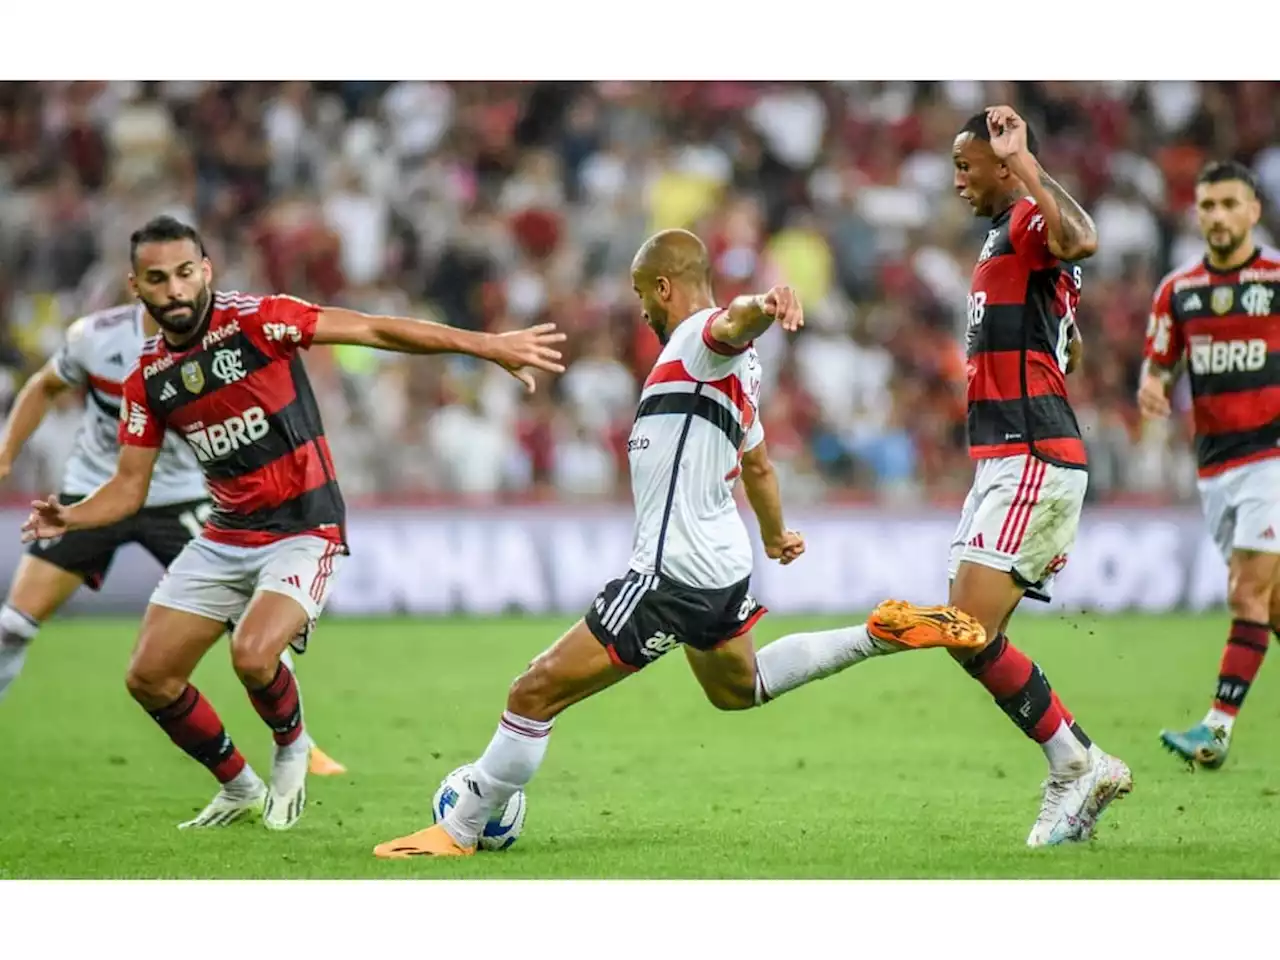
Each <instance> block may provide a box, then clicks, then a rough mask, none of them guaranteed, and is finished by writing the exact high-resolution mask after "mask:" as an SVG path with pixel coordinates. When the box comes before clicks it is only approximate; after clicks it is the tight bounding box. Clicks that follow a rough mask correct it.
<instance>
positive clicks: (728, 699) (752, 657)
mask: <svg viewBox="0 0 1280 960" xmlns="http://www.w3.org/2000/svg"><path fill="white" fill-rule="evenodd" d="M684 653H685V657H686V659H688V661H689V668H690V669H691V670H692V671H693V676H694V679H696V680H697V681H698V685H699V686H700V687H702V692H703V693H705V694H706V695H707V700H708V701H709V702H710V703H711V705H712V706H713V707H716V708H717V709H719V710H747V709H749V708H751V707H754V706H755V703H756V645H755V640H754V639H753V638H752V635H751V631H750V630H748V631H747V632H746V633H743V634H739V635H738V636H736V637H731V638H729V639H728V640H725V641H724V642H723V643H720V644H717V645H716V646H714V647H711V648H710V649H707V650H698V649H697V648H695V647H690V646H687V645H686V646H685V648H684Z"/></svg>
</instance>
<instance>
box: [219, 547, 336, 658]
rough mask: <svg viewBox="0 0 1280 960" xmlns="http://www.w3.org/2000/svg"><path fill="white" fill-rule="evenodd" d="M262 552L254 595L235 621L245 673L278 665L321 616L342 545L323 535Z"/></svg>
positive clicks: (235, 646) (256, 560) (254, 559)
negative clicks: (240, 616) (296, 641)
mask: <svg viewBox="0 0 1280 960" xmlns="http://www.w3.org/2000/svg"><path fill="white" fill-rule="evenodd" d="M259 550H260V551H261V552H260V553H258V554H256V555H253V554H250V555H248V556H249V557H250V559H248V560H247V562H248V563H250V564H256V565H257V569H256V575H255V578H254V592H253V599H252V600H251V601H250V602H249V605H248V606H247V608H246V609H245V611H244V615H243V617H242V618H240V619H239V620H238V622H237V623H236V630H235V634H234V635H233V637H232V638H231V646H232V650H231V655H232V659H233V662H234V663H235V665H236V670H237V671H238V672H240V673H241V675H242V676H244V675H248V674H252V673H259V672H262V671H265V670H267V669H271V670H274V665H275V663H276V662H277V661H278V660H279V659H280V654H281V653H283V652H284V648H285V647H286V646H288V645H289V643H290V642H291V641H292V640H294V638H295V637H300V636H302V637H305V636H307V635H308V634H309V633H310V631H311V628H312V627H313V626H314V625H315V622H316V620H318V619H319V617H320V614H321V612H322V611H323V610H324V607H325V604H326V603H327V602H328V600H329V593H330V591H331V589H332V587H333V583H334V580H335V578H336V577H337V574H338V572H339V570H340V569H341V566H342V563H343V562H344V561H345V559H346V554H345V551H344V550H343V548H342V547H341V546H340V545H338V544H336V543H332V542H330V541H328V540H325V539H323V538H321V537H313V536H301V537H290V538H288V539H287V540H281V541H280V542H279V543H275V544H272V545H271V546H269V547H262V548H259Z"/></svg>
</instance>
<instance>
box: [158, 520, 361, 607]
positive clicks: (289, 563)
mask: <svg viewBox="0 0 1280 960" xmlns="http://www.w3.org/2000/svg"><path fill="white" fill-rule="evenodd" d="M344 559H345V554H344V553H343V552H342V548H341V547H339V546H338V545H337V544H334V543H330V542H329V541H328V540H325V539H322V538H321V537H313V536H299V537H289V538H287V539H285V540H278V541H277V542H275V543H272V544H269V545H267V546H265V547H232V546H228V545H227V544H225V543H215V542H214V541H212V540H209V539H208V538H206V537H204V536H199V537H196V538H195V539H194V540H192V541H191V542H190V543H188V544H187V546H186V547H185V548H184V549H183V551H182V552H181V553H180V554H178V558H177V559H176V560H174V561H173V563H172V564H170V566H169V569H168V570H167V571H166V572H165V575H164V577H163V578H162V579H161V581H160V583H159V584H157V586H156V589H155V591H154V592H153V593H152V594H151V602H152V603H154V604H156V605H158V606H161V607H172V608H173V609H174V610H182V611H185V612H186V613H194V614H196V615H197V616H201V617H208V618H209V619H210V620H218V621H220V622H222V623H226V624H234V623H238V622H239V621H240V617H241V615H242V614H243V613H244V610H245V607H247V606H248V605H249V601H250V600H251V599H252V598H253V595H254V594H255V593H256V592H257V591H259V590H270V591H271V592H272V593H283V594H284V595H285V596H286V597H292V598H293V599H294V600H296V601H297V602H298V605H299V606H300V607H302V609H303V610H305V611H306V612H307V620H308V622H309V623H310V624H314V623H315V621H316V620H317V619H318V618H319V616H320V611H321V610H323V609H324V605H325V601H327V600H328V599H329V589H330V588H331V587H332V585H333V577H334V574H336V573H337V571H338V568H339V566H340V565H341V563H342V561H343V560H344Z"/></svg>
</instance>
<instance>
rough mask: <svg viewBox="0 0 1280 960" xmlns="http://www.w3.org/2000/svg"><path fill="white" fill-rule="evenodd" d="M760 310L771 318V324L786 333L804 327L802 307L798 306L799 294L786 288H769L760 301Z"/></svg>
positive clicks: (783, 286)
mask: <svg viewBox="0 0 1280 960" xmlns="http://www.w3.org/2000/svg"><path fill="white" fill-rule="evenodd" d="M760 308H761V309H762V310H763V311H764V312H765V313H766V314H767V315H768V316H771V317H773V322H774V323H776V324H778V325H779V326H781V327H782V329H783V330H785V331H787V333H795V332H796V331H797V330H799V329H800V328H801V327H803V326H804V307H802V306H801V305H800V294H798V293H796V292H795V291H794V290H792V289H791V288H790V287H788V286H785V285H782V286H777V287H771V288H770V289H769V292H768V293H766V294H765V295H764V297H763V298H762V299H761V302H760Z"/></svg>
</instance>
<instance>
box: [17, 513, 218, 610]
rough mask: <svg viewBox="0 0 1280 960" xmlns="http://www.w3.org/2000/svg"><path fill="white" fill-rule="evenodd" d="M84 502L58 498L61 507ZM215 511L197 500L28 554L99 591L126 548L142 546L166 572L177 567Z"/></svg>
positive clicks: (36, 545) (43, 543)
mask: <svg viewBox="0 0 1280 960" xmlns="http://www.w3.org/2000/svg"><path fill="white" fill-rule="evenodd" d="M83 499H84V497H82V496H73V495H71V494H66V493H60V494H58V500H59V501H61V502H62V503H68V504H70V503H76V502H77V501H80V500H83ZM212 509H213V505H212V504H211V503H210V502H209V501H208V500H193V501H191V502H189V503H175V504H171V505H169V506H165V507H144V508H143V509H142V510H139V511H138V512H137V513H135V514H134V515H133V516H132V517H128V518H126V519H124V520H121V521H120V522H119V523H113V524H112V525H111V526H109V527H98V528H96V529H93V530H73V531H71V532H70V533H68V534H64V535H63V536H61V537H57V538H55V539H53V540H36V541H34V542H33V543H32V544H31V546H29V547H28V548H27V552H28V553H30V554H31V555H32V556H33V557H39V558H40V559H41V560H44V561H45V562H47V563H52V564H53V565H54V566H55V567H61V568H62V569H63V570H66V571H67V572H68V573H74V574H77V575H78V576H81V577H84V582H85V586H87V587H89V588H90V589H91V590H97V589H99V588H100V587H101V586H102V581H103V580H105V579H106V576H107V570H108V569H110V567H111V561H112V560H114V559H115V556H116V551H117V550H119V549H120V548H121V547H123V546H124V545H125V544H127V543H136V544H138V545H140V546H141V547H142V548H143V549H144V550H146V551H147V553H149V554H151V555H152V556H153V557H155V558H156V560H157V561H158V562H159V563H160V566H162V567H166V568H167V567H168V566H169V564H171V563H173V561H174V560H175V559H177V556H178V554H179V553H181V552H182V548H183V547H185V546H186V545H187V543H188V542H189V541H190V540H191V538H192V537H194V536H196V535H198V534H199V532H200V528H201V527H202V526H203V525H204V521H205V519H206V518H207V517H208V516H209V513H210V511H211V510H212Z"/></svg>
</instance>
